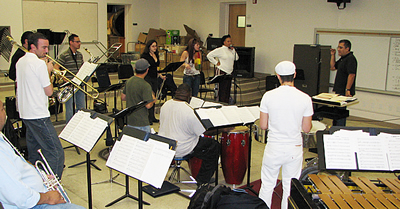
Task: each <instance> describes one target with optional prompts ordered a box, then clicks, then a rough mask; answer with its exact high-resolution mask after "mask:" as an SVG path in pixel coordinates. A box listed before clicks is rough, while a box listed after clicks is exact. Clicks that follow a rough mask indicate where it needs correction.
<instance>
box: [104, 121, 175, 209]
mask: <svg viewBox="0 0 400 209" xmlns="http://www.w3.org/2000/svg"><path fill="white" fill-rule="evenodd" d="M125 135H127V136H129V137H130V138H124V136H125ZM149 139H152V140H155V141H158V142H162V143H166V144H167V146H164V145H160V144H159V143H157V144H155V143H151V142H148V141H149ZM115 146H116V149H115V150H114V151H113V152H112V153H111V154H110V157H109V158H108V160H107V163H106V166H107V167H110V168H112V169H115V170H118V171H120V172H122V173H125V175H126V178H125V180H126V187H125V188H126V191H125V194H124V195H123V196H121V197H120V198H118V199H116V200H115V201H113V202H111V203H109V204H107V205H106V207H108V206H111V205H113V204H115V203H116V202H119V201H120V200H123V199H124V198H126V197H129V198H131V199H134V200H136V201H138V202H139V208H143V204H145V205H150V204H149V203H147V202H145V201H143V194H142V181H145V182H147V183H149V184H152V185H155V186H156V187H159V188H160V187H161V186H162V182H163V180H164V178H165V174H166V173H167V171H168V168H169V165H170V162H171V160H172V159H173V156H174V155H175V151H174V150H175V148H176V141H175V140H171V139H167V138H165V137H161V136H158V135H153V134H150V133H147V132H145V131H142V130H139V129H136V128H133V127H131V126H125V127H124V129H123V130H122V134H121V136H120V141H118V142H116V145H115ZM133 150H135V151H134V152H133ZM127 152H129V153H130V154H129V155H126V153H127ZM159 153H160V154H161V153H162V154H161V155H162V156H164V157H163V158H162V159H160V158H159V157H157V156H158V155H159ZM139 156H140V157H139ZM123 158H127V159H125V160H123ZM138 158H142V159H138ZM131 159H137V160H138V161H141V162H140V163H139V164H136V162H132V160H131ZM124 163H126V164H124ZM143 164H144V165H143ZM132 166H133V169H132ZM154 171H156V174H155V173H154ZM129 176H132V177H133V178H135V179H137V180H138V193H139V198H137V197H134V196H132V195H130V194H129Z"/></svg>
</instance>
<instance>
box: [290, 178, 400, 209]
mask: <svg viewBox="0 0 400 209" xmlns="http://www.w3.org/2000/svg"><path fill="white" fill-rule="evenodd" d="M308 177H309V180H310V182H311V184H312V187H313V189H308V190H306V189H305V188H304V186H303V188H299V186H298V185H299V182H298V180H296V179H292V190H294V191H291V199H290V201H289V203H290V206H291V208H304V205H305V204H304V202H305V201H310V200H311V201H313V203H307V205H308V206H309V207H308V206H307V208H330V209H336V208H349V209H350V208H400V181H399V180H398V179H388V178H378V180H379V184H378V185H379V186H377V185H376V184H374V183H373V182H371V181H370V180H368V179H367V178H365V177H350V180H351V181H352V185H355V186H353V187H354V188H353V187H348V186H346V184H345V183H343V182H342V181H341V180H340V179H339V178H338V177H337V176H335V175H331V176H327V175H316V174H310V175H308ZM294 185H297V186H294ZM351 188H353V189H351ZM307 191H308V192H307ZM304 192H307V193H308V196H309V197H310V196H311V195H312V196H313V198H304V197H307V194H304ZM310 192H311V193H310ZM312 192H315V194H312ZM299 194H300V195H299ZM297 203H299V204H297ZM299 205H302V207H299Z"/></svg>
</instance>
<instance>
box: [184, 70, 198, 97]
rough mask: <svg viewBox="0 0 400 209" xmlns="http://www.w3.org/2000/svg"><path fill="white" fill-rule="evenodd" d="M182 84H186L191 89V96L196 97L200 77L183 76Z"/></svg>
mask: <svg viewBox="0 0 400 209" xmlns="http://www.w3.org/2000/svg"><path fill="white" fill-rule="evenodd" d="M183 83H187V84H188V85H189V86H190V88H192V96H194V97H197V94H198V93H199V88H200V75H194V76H188V75H184V76H183Z"/></svg>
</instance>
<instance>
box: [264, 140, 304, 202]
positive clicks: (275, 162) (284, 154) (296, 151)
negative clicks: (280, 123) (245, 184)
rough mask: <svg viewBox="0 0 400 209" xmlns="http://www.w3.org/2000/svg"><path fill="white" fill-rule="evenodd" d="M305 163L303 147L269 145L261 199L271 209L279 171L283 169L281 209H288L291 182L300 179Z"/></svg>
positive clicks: (266, 149)
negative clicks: (303, 163)
mask: <svg viewBox="0 0 400 209" xmlns="http://www.w3.org/2000/svg"><path fill="white" fill-rule="evenodd" d="M302 162H303V147H302V146H301V145H300V146H295V145H288V144H279V143H267V145H266V146H265V150H264V157H263V162H262V168H261V182H262V183H261V189H260V195H259V197H260V198H261V199H262V200H264V202H265V203H266V204H267V205H268V207H269V208H271V201H272V194H273V192H274V188H275V186H276V180H277V179H278V175H279V170H280V168H281V167H282V188H283V195H282V203H281V208H282V209H286V208H288V201H287V199H288V197H289V195H290V181H291V179H292V178H297V179H298V178H300V175H301V168H302Z"/></svg>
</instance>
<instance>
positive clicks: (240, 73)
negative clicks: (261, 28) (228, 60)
mask: <svg viewBox="0 0 400 209" xmlns="http://www.w3.org/2000/svg"><path fill="white" fill-rule="evenodd" d="M235 49H236V52H237V54H238V55H239V60H238V61H235V64H234V70H235V71H234V74H235V75H236V76H237V77H239V78H240V77H241V78H252V77H254V57H255V52H256V48H255V47H235Z"/></svg>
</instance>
